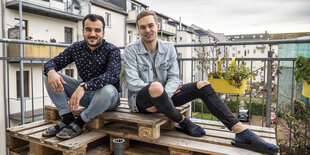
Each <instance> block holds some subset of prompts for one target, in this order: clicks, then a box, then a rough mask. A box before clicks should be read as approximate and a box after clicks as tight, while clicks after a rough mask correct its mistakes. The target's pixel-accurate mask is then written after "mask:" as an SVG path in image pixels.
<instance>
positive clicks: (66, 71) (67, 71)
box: [65, 69, 74, 77]
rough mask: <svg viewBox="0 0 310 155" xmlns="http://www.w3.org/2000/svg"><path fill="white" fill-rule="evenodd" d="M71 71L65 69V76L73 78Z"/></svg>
mask: <svg viewBox="0 0 310 155" xmlns="http://www.w3.org/2000/svg"><path fill="white" fill-rule="evenodd" d="M73 71H74V70H73V69H65V74H66V75H67V76H70V77H73V75H74V72H73Z"/></svg>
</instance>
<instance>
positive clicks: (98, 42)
mask: <svg viewBox="0 0 310 155" xmlns="http://www.w3.org/2000/svg"><path fill="white" fill-rule="evenodd" d="M88 39H98V38H97V37H88V38H87V39H85V40H86V44H87V45H88V46H91V47H98V46H99V45H100V44H101V42H102V39H98V41H97V42H96V43H95V44H91V43H90V42H89V40H88Z"/></svg>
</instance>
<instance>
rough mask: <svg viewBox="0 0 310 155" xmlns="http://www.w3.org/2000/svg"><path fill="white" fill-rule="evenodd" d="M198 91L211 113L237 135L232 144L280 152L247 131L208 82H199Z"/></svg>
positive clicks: (275, 147) (256, 149)
mask: <svg viewBox="0 0 310 155" xmlns="http://www.w3.org/2000/svg"><path fill="white" fill-rule="evenodd" d="M197 89H198V92H199V93H198V94H199V96H200V98H201V99H202V100H203V101H204V102H205V104H206V105H207V107H208V109H209V110H210V112H211V113H212V114H213V115H214V116H215V117H217V118H218V119H219V120H220V121H221V122H222V123H223V124H224V125H225V126H226V127H227V128H228V129H229V130H232V131H233V132H234V133H236V135H235V140H234V141H233V142H232V144H234V145H236V146H239V147H244V148H248V149H252V150H255V151H261V152H266V153H271V152H278V150H279V147H278V146H276V145H273V144H271V143H266V142H265V141H264V140H262V139H261V138H260V137H258V136H257V135H256V134H255V133H253V132H252V131H251V130H249V129H246V128H245V126H244V125H243V124H242V123H240V122H239V120H238V119H237V118H236V117H235V116H234V115H233V114H232V113H231V111H230V110H229V109H228V107H227V106H226V105H225V104H224V102H223V101H222V100H221V99H220V98H219V97H218V96H217V94H216V93H215V91H214V89H213V88H212V87H211V85H210V83H209V82H208V81H199V82H197ZM252 143H253V144H252ZM254 143H255V144H254ZM255 145H256V146H255Z"/></svg>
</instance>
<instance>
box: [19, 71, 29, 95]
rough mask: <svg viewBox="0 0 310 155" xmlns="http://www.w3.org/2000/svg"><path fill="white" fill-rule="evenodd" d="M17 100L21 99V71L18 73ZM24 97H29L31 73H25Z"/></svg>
mask: <svg viewBox="0 0 310 155" xmlns="http://www.w3.org/2000/svg"><path fill="white" fill-rule="evenodd" d="M16 87H17V89H16V91H17V98H20V89H21V87H20V71H16ZM24 97H29V71H24Z"/></svg>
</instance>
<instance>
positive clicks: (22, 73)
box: [19, 0, 25, 124]
mask: <svg viewBox="0 0 310 155" xmlns="http://www.w3.org/2000/svg"><path fill="white" fill-rule="evenodd" d="M19 39H20V40H24V38H23V6H22V0H19ZM23 45H24V44H22V43H21V44H19V56H20V58H23V57H24V49H23ZM20 107H21V124H25V111H24V109H25V107H24V62H23V60H22V59H21V60H20Z"/></svg>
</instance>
